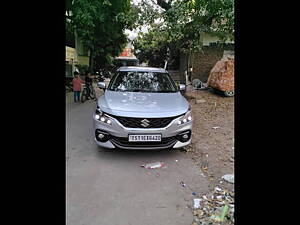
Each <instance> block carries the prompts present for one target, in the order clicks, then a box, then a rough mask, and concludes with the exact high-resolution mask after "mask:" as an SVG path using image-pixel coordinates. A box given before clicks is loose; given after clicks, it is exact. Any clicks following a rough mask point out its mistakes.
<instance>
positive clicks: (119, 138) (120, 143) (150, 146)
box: [93, 115, 193, 150]
mask: <svg viewBox="0 0 300 225" xmlns="http://www.w3.org/2000/svg"><path fill="white" fill-rule="evenodd" d="M93 118H94V115H93ZM179 118H180V117H178V118H176V119H174V120H173V121H172V122H171V123H170V124H169V125H168V126H166V127H164V128H148V129H147V128H127V127H124V126H123V125H122V124H121V123H120V122H119V121H118V120H116V119H115V118H113V117H110V120H111V121H112V123H111V124H110V125H108V124H106V123H104V122H100V121H99V120H96V119H93V120H94V131H95V132H94V139H95V142H96V144H97V145H99V146H101V147H104V148H110V149H112V148H119V149H130V150H162V149H172V148H173V149H176V148H182V147H184V146H187V145H189V144H190V143H191V140H192V138H191V136H192V135H191V132H192V122H193V121H190V122H187V123H184V124H181V125H178V124H177V123H178V121H179ZM188 131H189V136H190V138H189V140H188V141H186V142H181V141H180V140H178V139H179V138H178V135H179V134H181V133H184V132H188ZM99 132H101V133H104V134H107V136H109V138H108V140H106V141H105V142H102V141H99V140H97V137H96V135H97V134H98V133H99ZM129 134H161V137H162V141H161V142H155V143H154V142H143V143H136V142H128V135H129Z"/></svg>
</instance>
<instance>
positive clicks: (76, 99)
mask: <svg viewBox="0 0 300 225" xmlns="http://www.w3.org/2000/svg"><path fill="white" fill-rule="evenodd" d="M74 76H75V78H74V79H73V81H72V83H73V91H74V102H79V100H80V92H81V84H82V83H83V80H81V78H80V77H79V73H78V72H74Z"/></svg>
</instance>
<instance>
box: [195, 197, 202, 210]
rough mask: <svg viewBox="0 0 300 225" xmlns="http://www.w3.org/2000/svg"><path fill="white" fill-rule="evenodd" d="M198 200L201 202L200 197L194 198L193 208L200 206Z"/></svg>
mask: <svg viewBox="0 0 300 225" xmlns="http://www.w3.org/2000/svg"><path fill="white" fill-rule="evenodd" d="M200 202H201V199H200V198H195V199H194V208H195V209H199V208H200Z"/></svg>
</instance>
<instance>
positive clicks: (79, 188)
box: [66, 101, 208, 225]
mask: <svg viewBox="0 0 300 225" xmlns="http://www.w3.org/2000/svg"><path fill="white" fill-rule="evenodd" d="M95 104H96V103H95V101H88V102H86V103H84V104H80V103H78V104H74V103H67V109H66V113H67V115H66V121H67V130H66V132H67V143H66V144H67V146H66V147H67V225H167V224H170V225H190V224H191V223H192V219H193V216H192V211H191V209H190V208H188V207H187V205H192V204H193V203H192V201H193V197H194V196H192V194H191V193H192V192H193V191H196V192H198V193H205V192H206V191H207V190H208V183H207V181H206V180H205V178H203V177H202V176H201V175H200V171H199V169H198V168H197V167H196V166H195V165H194V164H193V162H192V160H191V159H189V158H188V157H187V155H185V154H184V153H182V152H180V151H159V152H158V151H120V150H119V151H104V150H103V149H101V148H98V147H97V146H96V144H95V143H94V141H93V128H92V127H93V126H92V125H93V121H92V112H93V110H94V108H95ZM175 160H178V162H176V161H175ZM156 161H164V162H165V163H166V164H167V168H165V169H156V170H147V169H145V168H142V167H140V166H141V165H142V164H144V163H148V162H156ZM180 181H184V182H185V183H186V184H187V187H185V188H184V187H182V186H181V185H180V184H179V182H180Z"/></svg>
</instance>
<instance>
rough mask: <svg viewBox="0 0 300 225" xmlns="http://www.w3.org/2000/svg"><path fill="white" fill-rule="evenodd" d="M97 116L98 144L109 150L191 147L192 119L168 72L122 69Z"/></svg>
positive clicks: (106, 94)
mask: <svg viewBox="0 0 300 225" xmlns="http://www.w3.org/2000/svg"><path fill="white" fill-rule="evenodd" d="M98 86H99V87H100V88H102V89H104V94H103V95H102V96H101V97H100V98H99V99H98V101H97V109H96V110H95V113H94V114H93V119H94V128H95V141H96V143H97V144H98V145H99V146H102V147H105V148H119V149H133V150H135V149H149V150H151V149H154V150H155V149H172V148H181V147H183V146H186V145H188V144H190V143H191V137H192V122H193V119H192V115H191V111H190V106H189V103H188V102H187V101H186V99H185V98H184V97H183V96H182V95H181V93H180V90H184V89H185V85H180V88H177V86H176V84H175V83H174V81H173V80H172V79H171V77H170V75H169V74H168V72H167V71H166V70H164V69H159V68H151V67H121V68H119V69H118V70H117V72H116V73H115V75H114V76H113V77H112V79H111V81H110V83H109V85H108V87H106V85H105V83H104V82H99V83H98Z"/></svg>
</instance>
